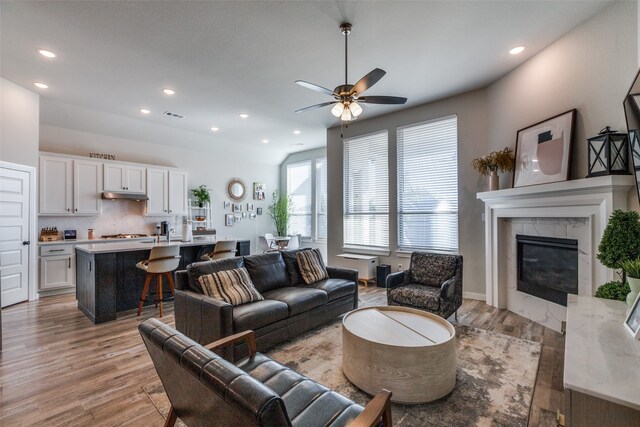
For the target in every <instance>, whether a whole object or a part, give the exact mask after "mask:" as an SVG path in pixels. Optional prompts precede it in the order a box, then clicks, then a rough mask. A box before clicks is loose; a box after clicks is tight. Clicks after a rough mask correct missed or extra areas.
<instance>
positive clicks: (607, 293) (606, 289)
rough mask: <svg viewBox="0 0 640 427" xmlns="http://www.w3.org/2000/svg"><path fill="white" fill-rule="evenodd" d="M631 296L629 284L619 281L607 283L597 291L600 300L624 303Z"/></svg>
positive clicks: (596, 294)
mask: <svg viewBox="0 0 640 427" xmlns="http://www.w3.org/2000/svg"><path fill="white" fill-rule="evenodd" d="M628 294H629V284H628V283H622V282H620V281H619V280H614V281H611V282H607V283H605V284H604V285H602V286H600V287H598V289H596V293H595V296H596V297H598V298H604V299H612V300H617V301H624V300H625V299H626V297H627V295H628Z"/></svg>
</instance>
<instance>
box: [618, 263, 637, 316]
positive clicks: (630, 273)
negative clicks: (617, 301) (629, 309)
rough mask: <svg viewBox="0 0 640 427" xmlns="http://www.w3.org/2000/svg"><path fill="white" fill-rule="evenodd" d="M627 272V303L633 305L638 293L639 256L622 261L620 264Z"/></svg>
mask: <svg viewBox="0 0 640 427" xmlns="http://www.w3.org/2000/svg"><path fill="white" fill-rule="evenodd" d="M620 266H621V267H622V269H623V270H624V271H625V272H626V273H627V283H629V293H628V294H627V297H626V301H627V305H629V306H631V305H633V302H634V301H635V300H636V298H637V296H638V294H639V293H640V258H636V259H630V260H626V261H623V262H622V263H621V265H620Z"/></svg>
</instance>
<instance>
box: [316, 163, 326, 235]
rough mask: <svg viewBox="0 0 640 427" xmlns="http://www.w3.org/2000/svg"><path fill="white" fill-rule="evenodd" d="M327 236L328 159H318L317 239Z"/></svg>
mask: <svg viewBox="0 0 640 427" xmlns="http://www.w3.org/2000/svg"><path fill="white" fill-rule="evenodd" d="M326 238H327V159H326V158H321V159H316V239H326Z"/></svg>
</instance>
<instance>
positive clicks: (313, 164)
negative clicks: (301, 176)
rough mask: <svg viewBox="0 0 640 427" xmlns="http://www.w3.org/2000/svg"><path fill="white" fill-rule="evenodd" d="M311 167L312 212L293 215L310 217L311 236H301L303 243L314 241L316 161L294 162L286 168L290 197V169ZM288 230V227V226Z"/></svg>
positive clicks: (287, 192) (287, 187)
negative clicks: (304, 166)
mask: <svg viewBox="0 0 640 427" xmlns="http://www.w3.org/2000/svg"><path fill="white" fill-rule="evenodd" d="M307 164H308V165H309V168H310V170H309V177H310V179H311V210H310V211H309V213H304V214H295V213H291V214H290V217H291V216H303V215H309V216H310V220H311V222H310V227H311V234H310V235H309V236H300V241H301V242H311V241H313V234H314V232H313V222H314V218H313V217H314V213H313V210H314V209H313V208H314V201H313V198H314V194H315V189H314V188H313V184H314V183H315V176H314V173H315V171H314V170H313V168H314V166H315V159H309V160H301V161H299V162H293V163H289V164H287V166H286V168H287V174H286V177H287V179H286V194H287V196H288V195H289V168H290V167H292V166H301V165H307ZM287 228H288V226H287ZM287 233H289V231H288V230H287Z"/></svg>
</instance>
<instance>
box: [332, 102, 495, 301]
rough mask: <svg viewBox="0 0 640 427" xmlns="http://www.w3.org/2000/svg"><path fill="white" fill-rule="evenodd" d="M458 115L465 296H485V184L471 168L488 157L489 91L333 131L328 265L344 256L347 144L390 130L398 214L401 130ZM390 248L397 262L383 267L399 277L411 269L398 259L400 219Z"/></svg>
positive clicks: (392, 222)
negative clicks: (475, 160)
mask: <svg viewBox="0 0 640 427" xmlns="http://www.w3.org/2000/svg"><path fill="white" fill-rule="evenodd" d="M452 114H456V115H457V117H458V147H459V148H458V180H459V189H458V204H459V206H458V209H459V235H460V253H462V254H463V255H465V254H466V255H468V256H467V257H466V258H465V259H464V276H465V282H464V283H465V291H467V292H475V293H484V259H483V258H482V257H478V256H474V255H473V254H477V253H482V252H478V251H479V250H480V251H482V248H483V243H482V242H483V240H484V234H483V233H484V231H483V230H484V229H483V222H482V212H483V209H484V207H483V205H482V203H481V202H480V201H478V200H477V199H476V193H477V192H478V191H482V189H483V185H484V181H483V180H481V179H480V177H478V175H477V174H476V173H475V172H474V171H473V170H472V169H471V168H470V167H469V164H470V163H471V160H472V159H473V158H474V157H478V156H480V155H482V154H483V153H484V151H485V148H486V147H487V123H488V117H487V98H486V91H485V90H479V91H475V92H470V93H467V94H464V95H460V96H456V97H453V98H449V99H445V100H442V101H438V102H434V103H430V104H427V105H423V106H420V107H416V108H412V109H408V110H403V111H400V112H398V113H394V114H388V115H385V116H382V117H377V118H375V119H371V120H363V121H358V122H355V123H352V124H350V125H349V127H348V128H345V129H342V130H341V129H340V128H332V129H329V131H328V132H327V157H328V162H327V164H328V173H327V175H328V187H329V219H328V220H329V236H331V237H330V238H329V242H328V245H327V251H328V255H329V258H328V262H329V264H330V265H332V264H335V256H336V255H337V254H340V253H342V252H343V250H342V236H343V228H342V196H343V194H342V166H343V158H342V153H343V145H342V137H341V132H342V133H343V134H344V138H349V137H351V136H356V135H362V134H367V133H371V132H376V131H380V130H383V129H387V130H388V134H389V211H390V212H392V213H393V212H396V211H397V191H396V188H397V175H396V174H397V151H396V128H397V127H399V126H404V125H408V124H411V123H417V122H422V121H426V120H430V119H435V118H439V117H445V116H449V115H452ZM389 229H390V233H389V245H390V247H391V249H392V253H391V256H388V257H380V262H381V263H383V264H390V265H391V268H392V271H395V270H396V269H397V267H398V264H402V266H403V268H407V267H408V265H409V259H408V258H402V257H398V256H396V253H395V249H396V248H397V246H398V245H397V236H396V233H395V232H394V230H397V220H396V216H395V215H393V214H391V215H390V218H389Z"/></svg>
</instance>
